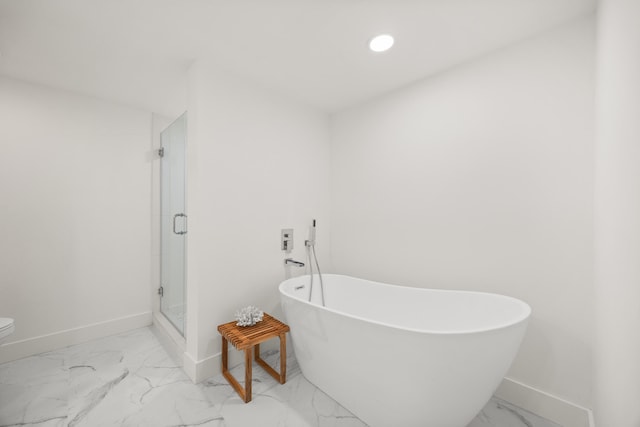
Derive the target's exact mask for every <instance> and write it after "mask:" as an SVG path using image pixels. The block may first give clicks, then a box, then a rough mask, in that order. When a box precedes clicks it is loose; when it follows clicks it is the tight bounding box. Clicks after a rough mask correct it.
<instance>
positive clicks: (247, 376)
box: [244, 347, 252, 403]
mask: <svg viewBox="0 0 640 427" xmlns="http://www.w3.org/2000/svg"><path fill="white" fill-rule="evenodd" d="M244 364H245V371H244V391H245V393H246V395H245V399H244V402H245V403H248V402H251V365H252V360H251V347H249V348H248V349H246V350H245V351H244Z"/></svg>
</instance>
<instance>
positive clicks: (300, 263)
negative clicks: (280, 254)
mask: <svg viewBox="0 0 640 427" xmlns="http://www.w3.org/2000/svg"><path fill="white" fill-rule="evenodd" d="M288 264H293V265H295V266H296V267H304V262H300V261H295V260H294V259H293V258H287V259H285V260H284V265H288Z"/></svg>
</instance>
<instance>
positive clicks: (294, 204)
mask: <svg viewBox="0 0 640 427" xmlns="http://www.w3.org/2000/svg"><path fill="white" fill-rule="evenodd" d="M188 111H189V120H188V135H189V136H188V142H187V157H188V160H187V162H188V166H187V169H188V172H187V174H188V179H187V181H188V182H187V187H188V190H187V212H188V215H189V234H188V237H187V242H188V243H187V260H188V261H187V262H188V267H187V281H188V285H187V307H188V309H187V311H188V313H187V319H188V320H187V353H188V355H187V358H191V363H192V364H196V365H197V366H198V367H200V366H204V365H207V366H209V367H212V368H211V369H219V363H220V361H219V358H217V356H218V355H219V352H220V337H219V334H218V332H217V329H216V327H217V325H219V324H221V323H225V322H228V321H230V320H233V318H234V313H235V311H236V310H237V309H239V308H241V307H244V306H247V305H249V304H252V305H256V306H258V307H260V308H262V309H264V310H265V311H267V312H270V313H272V314H276V315H278V314H279V295H278V285H279V283H280V282H281V281H282V280H284V278H285V277H286V275H287V274H296V275H297V274H300V273H302V272H303V270H302V269H294V268H292V267H287V268H285V267H284V265H283V261H284V258H286V256H287V255H286V254H285V253H284V252H282V251H281V250H280V230H281V229H282V228H294V239H295V242H294V245H295V249H294V251H293V253H292V254H290V255H289V256H293V257H294V258H295V259H297V260H301V261H305V250H304V240H305V239H306V237H307V232H308V226H309V225H310V222H311V220H312V219H313V218H316V219H317V220H318V237H317V248H318V249H317V250H318V256H319V261H320V263H321V266H322V267H324V268H325V269H327V271H329V270H330V269H331V267H330V264H329V255H328V254H329V242H330V240H329V230H330V227H331V224H330V222H329V206H328V205H329V170H330V167H329V154H330V152H329V137H328V122H327V117H326V115H325V114H322V113H320V112H317V111H315V110H312V109H309V108H306V107H304V106H302V105H298V104H296V103H293V102H291V101H289V100H287V99H284V98H282V97H280V96H277V95H274V94H272V93H270V92H268V91H265V90H263V89H261V88H260V87H257V86H255V85H252V84H251V83H250V82H248V81H246V80H243V79H241V78H239V77H235V76H231V75H229V74H226V73H225V72H223V71H222V70H220V69H219V68H217V67H216V66H214V65H203V64H196V65H194V67H193V68H192V70H191V72H190V87H189V110H188ZM196 329H197V330H196ZM207 363H208V364H207ZM185 365H186V368H187V371H188V372H189V373H190V375H191V376H192V377H194V378H196V379H200V378H202V376H203V375H205V376H206V375H207V374H209V373H211V369H209V368H205V371H206V372H207V373H205V374H199V373H197V372H195V373H194V372H192V371H190V368H189V366H188V365H189V362H188V361H187V362H186V363H185ZM198 369H200V368H198Z"/></svg>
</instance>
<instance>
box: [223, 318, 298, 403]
mask: <svg viewBox="0 0 640 427" xmlns="http://www.w3.org/2000/svg"><path fill="white" fill-rule="evenodd" d="M218 332H220V335H222V375H224V377H225V378H226V379H227V381H229V384H231V386H232V387H233V388H234V389H235V390H236V391H237V392H238V394H239V395H240V397H241V398H242V400H244V402H245V403H248V402H251V364H252V361H251V352H252V351H254V348H255V359H256V362H258V364H259V365H260V366H262V368H263V369H264V370H265V371H267V373H269V375H271V376H272V377H273V378H275V379H276V381H278V382H280V384H284V383H285V381H286V375H287V336H286V333H287V332H289V326H287V325H285V324H284V323H282V322H281V321H279V320H278V319H276V318H274V317H272V316H270V315H268V314H267V313H264V317H263V318H262V321H261V322H258V323H256V324H255V325H253V326H238V325H236V322H235V321H233V322H229V323H225V324H222V325H220V326H218ZM275 337H279V338H280V373H278V372H277V371H276V370H275V369H273V368H272V367H271V366H269V365H268V364H267V362H265V361H264V360H262V358H261V357H260V343H262V342H264V341H266V340H268V339H271V338H275ZM229 341H231V344H232V345H233V346H234V347H235V348H236V349H237V350H240V351H242V350H244V364H245V371H244V388H242V386H241V385H240V383H239V382H238V381H237V380H236V379H235V378H234V377H233V375H231V372H229V366H228V363H229V359H228V350H229V344H228V342H229Z"/></svg>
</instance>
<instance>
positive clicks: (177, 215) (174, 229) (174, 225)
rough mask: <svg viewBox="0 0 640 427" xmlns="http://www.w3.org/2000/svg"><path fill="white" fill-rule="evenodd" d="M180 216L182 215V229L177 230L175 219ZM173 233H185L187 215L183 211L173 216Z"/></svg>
mask: <svg viewBox="0 0 640 427" xmlns="http://www.w3.org/2000/svg"><path fill="white" fill-rule="evenodd" d="M179 216H181V217H184V231H177V230H176V219H177V218H178V217H179ZM173 233H174V234H187V215H185V214H183V213H177V214H175V215H174V216H173Z"/></svg>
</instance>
